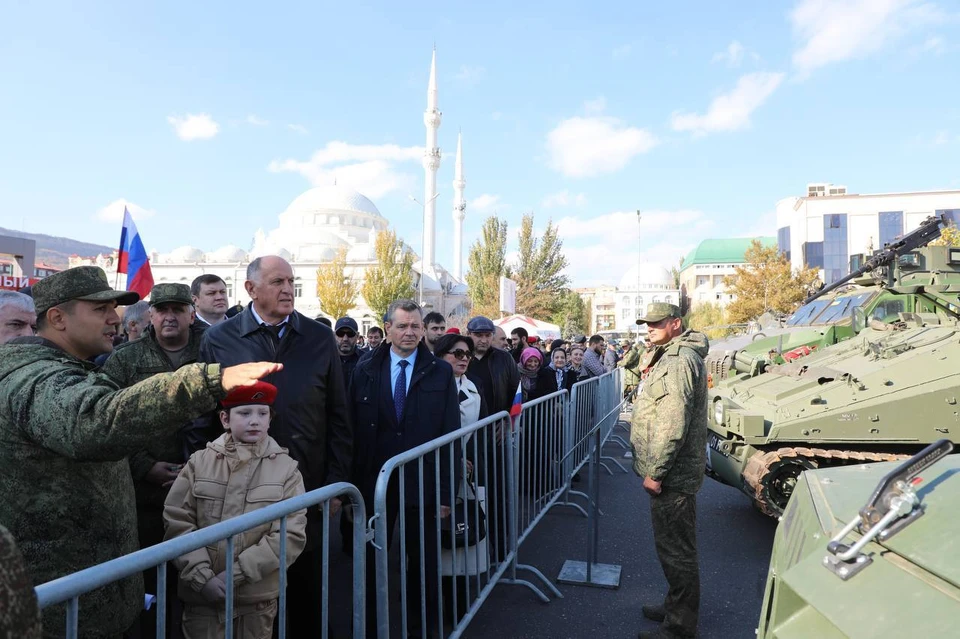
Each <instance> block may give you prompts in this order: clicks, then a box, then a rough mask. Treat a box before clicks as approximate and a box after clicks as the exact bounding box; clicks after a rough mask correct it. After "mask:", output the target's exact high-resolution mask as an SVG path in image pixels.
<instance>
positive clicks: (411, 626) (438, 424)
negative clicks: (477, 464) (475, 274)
mask: <svg viewBox="0 0 960 639" xmlns="http://www.w3.org/2000/svg"><path fill="white" fill-rule="evenodd" d="M422 317H423V315H422V311H421V310H420V307H419V306H418V305H417V304H416V303H415V302H413V301H410V300H397V301H395V302H393V303H392V304H390V307H389V308H388V310H387V321H386V322H385V324H384V329H385V331H386V336H387V339H388V341H389V343H384V344H381V345H380V346H379V347H378V348H377V349H376V350H374V351H373V352H372V354H371V355H370V356H369V357H365V358H363V359H362V360H360V362H359V363H358V364H357V366H356V368H355V369H354V372H353V379H352V380H351V382H350V405H351V408H352V411H351V412H352V415H353V419H354V431H353V432H354V438H355V439H354V447H355V456H354V459H355V465H354V478H355V481H356V485H357V487H358V488H359V489H360V492H361V493H362V494H363V497H364V500H365V501H366V503H367V513H368V514H370V513H372V512H373V507H374V503H373V497H374V491H375V489H376V484H377V477H378V476H379V472H380V468H381V467H382V466H383V464H384V462H386V461H387V460H389V459H390V458H391V457H393V456H395V455H398V454H399V453H402V452H404V451H407V450H410V449H412V448H415V447H417V446H419V445H421V444H425V443H427V442H429V441H430V440H432V439H436V438H437V437H440V436H442V435H444V434H446V433H450V432H453V431H455V430H457V429H458V428H460V404H459V401H458V399H457V386H456V382H455V380H454V378H453V369H452V368H451V367H450V364H448V363H446V362H445V361H443V360H442V359H437V358H436V357H434V356H433V355H432V354H431V353H430V351H429V350H428V349H427V347H426V345H424V344H423V343H421V338H422V337H423V331H424V327H423V319H422ZM455 457H456V454H455ZM435 463H436V457H435V456H434V454H433V453H430V454H427V455H426V456H425V457H424V459H423V486H422V493H421V487H420V485H419V472H418V464H417V463H415V462H414V463H409V464H407V465H406V466H405V467H404V470H402V471H398V473H397V474H394V476H393V477H391V478H390V484H389V486H388V489H387V512H386V525H387V540H388V541H387V543H388V545H389V544H390V542H391V541H392V538H393V527H394V523H395V521H396V519H397V515H398V514H399V509H400V508H401V507H403V508H404V510H405V513H406V514H405V517H406V522H407V523H406V529H405V533H406V534H405V538H404V540H403V544H404V548H405V551H406V554H407V556H408V563H407V624H408V631H409V634H411V635H413V636H421V632H422V633H423V636H426V635H427V634H429V630H432V629H434V628H436V627H437V607H436V602H437V594H438V583H437V539H436V527H437V518H436V515H437V510H438V509H437V504H436V485H435V479H434V478H435V475H436V467H435ZM448 465H449V453H448V451H447V449H446V447H444V448H443V449H442V450H441V454H440V466H441V467H440V504H441V505H440V507H439V513H440V516H441V518H443V517H447V516H449V514H450V495H451V490H453V489H454V488H455V486H451V483H452V482H451V472H450V470H451V469H450V468H449V467H448ZM455 468H459V464H458V463H457V464H455ZM399 472H405V475H404V494H403V496H402V500H401V495H400V489H399V486H400V481H399V478H398V476H399ZM454 483H455V482H454ZM421 494H422V495H423V501H422V502H421V499H420V495H421ZM421 521H422V522H423V530H424V538H423V557H422V560H423V562H424V566H425V569H424V575H423V576H424V579H423V583H424V586H425V589H426V611H427V626H426V628H421V625H422V624H421V618H420V583H421V574H420V562H421V554H420V526H419V522H421ZM374 559H375V556H374V553H373V549H372V547H369V546H368V554H367V584H368V588H367V595H368V602H367V613H368V620H369V623H370V624H371V625H370V628H369V629H375V627H376V626H375V625H374V624H375V622H376V597H375V595H376V589H375V588H373V587H369V585H370V584H374V583H375V581H374V580H375V569H376V564H375V563H374Z"/></svg>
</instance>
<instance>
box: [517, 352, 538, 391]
mask: <svg viewBox="0 0 960 639" xmlns="http://www.w3.org/2000/svg"><path fill="white" fill-rule="evenodd" d="M541 364H543V353H541V352H540V351H538V350H537V349H535V348H533V347H532V346H528V347H527V348H525V349H523V352H522V353H520V363H519V364H517V369H518V370H519V371H520V387H521V389H522V391H523V401H524V403H526V402H529V401H530V400H531V399H535V398H536V397H537V396H536V395H535V393H536V390H537V377H538V375H539V374H540V366H541Z"/></svg>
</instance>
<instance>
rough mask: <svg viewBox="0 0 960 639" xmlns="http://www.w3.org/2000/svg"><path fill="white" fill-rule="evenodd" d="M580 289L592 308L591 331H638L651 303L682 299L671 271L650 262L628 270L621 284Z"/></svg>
mask: <svg viewBox="0 0 960 639" xmlns="http://www.w3.org/2000/svg"><path fill="white" fill-rule="evenodd" d="M577 292H578V293H579V294H580V297H581V298H582V299H583V301H584V303H585V304H587V305H588V306H589V307H590V318H591V322H590V328H589V332H590V333H603V334H614V333H616V334H623V335H627V334H630V333H636V332H637V323H636V322H637V317H639V316H640V315H641V314H643V312H644V311H645V310H646V308H647V305H648V304H652V303H653V302H668V303H670V304H677V303H679V300H680V291H679V290H678V289H677V288H676V287H675V286H674V282H673V275H672V274H671V273H670V271H668V270H667V269H665V268H663V267H662V266H660V265H659V264H653V263H648V262H644V263H641V264H638V265H636V266H633V267H631V268H630V269H628V270H627V272H626V273H624V275H623V277H621V278H620V283H619V284H618V285H617V286H598V287H596V288H592V289H579V290H578V291H577ZM641 332H643V329H642V328H641Z"/></svg>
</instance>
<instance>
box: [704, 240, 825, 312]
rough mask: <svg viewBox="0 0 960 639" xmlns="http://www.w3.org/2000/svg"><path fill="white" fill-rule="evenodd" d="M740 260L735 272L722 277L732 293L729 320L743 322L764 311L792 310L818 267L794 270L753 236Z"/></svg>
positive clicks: (817, 271)
mask: <svg viewBox="0 0 960 639" xmlns="http://www.w3.org/2000/svg"><path fill="white" fill-rule="evenodd" d="M744 262H745V263H744V264H743V265H741V266H737V267H736V269H735V270H736V274H735V275H728V276H727V277H725V278H724V280H723V283H724V286H726V288H727V291H728V292H729V293H731V294H732V295H733V296H734V300H733V301H732V302H730V304H729V305H728V306H727V308H726V311H727V317H726V319H727V321H729V322H731V323H739V322H746V321H749V320H752V319H754V318H756V317H759V316H760V315H762V314H763V313H765V312H767V311H773V312H776V313H792V312H793V311H794V310H796V308H797V306H799V304H800V303H801V302H802V301H803V300H804V299H805V298H806V297H807V295H808V294H809V292H810V291H811V290H812V286H813V283H814V282H815V281H816V280H817V278H818V277H819V270H818V269H816V268H810V267H805V268H803V269H800V270H799V271H797V272H796V273H794V272H793V271H792V270H791V268H790V261H789V260H788V259H787V258H786V256H785V255H783V254H782V253H781V252H780V251H779V250H778V249H777V247H776V246H764V245H763V244H761V243H760V240H756V239H755V240H752V241H751V242H750V248H748V249H747V251H746V253H745V254H744Z"/></svg>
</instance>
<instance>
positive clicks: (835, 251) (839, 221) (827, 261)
mask: <svg viewBox="0 0 960 639" xmlns="http://www.w3.org/2000/svg"><path fill="white" fill-rule="evenodd" d="M848 266H849V265H848V263H847V215H846V214H845V213H833V214H830V215H824V216H823V270H824V284H830V283H832V282H836V281H837V280H839V279H840V278H841V277H843V276H844V275H846V274H847V268H848Z"/></svg>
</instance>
